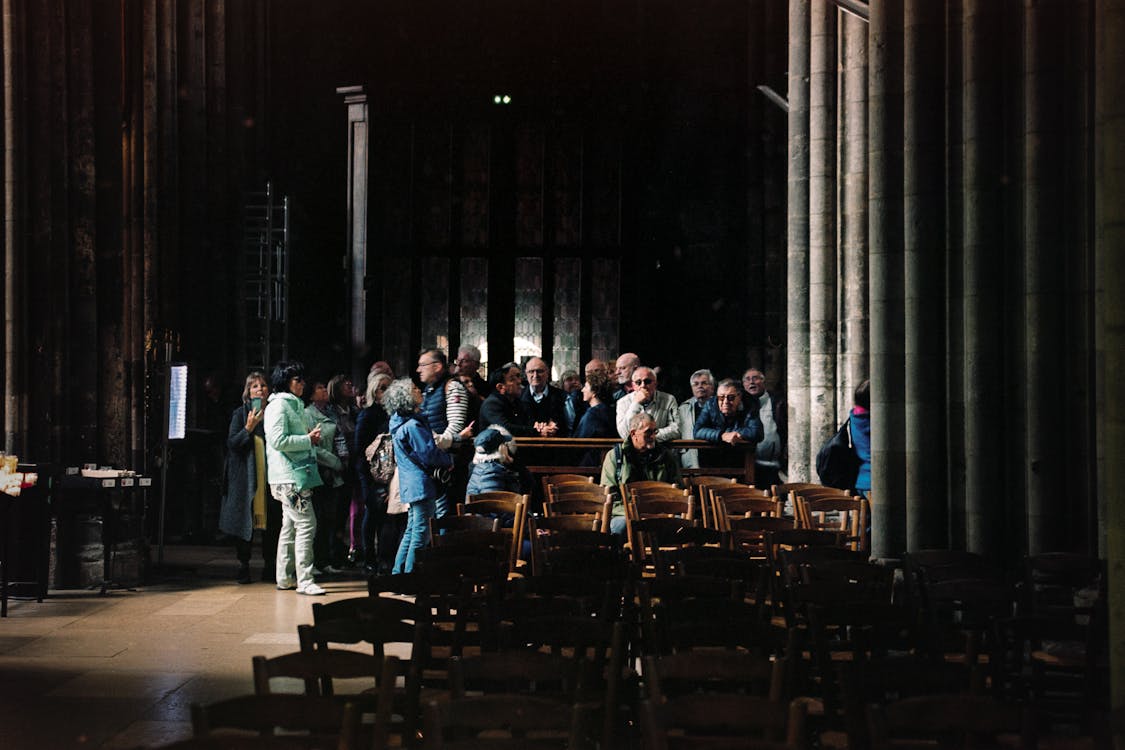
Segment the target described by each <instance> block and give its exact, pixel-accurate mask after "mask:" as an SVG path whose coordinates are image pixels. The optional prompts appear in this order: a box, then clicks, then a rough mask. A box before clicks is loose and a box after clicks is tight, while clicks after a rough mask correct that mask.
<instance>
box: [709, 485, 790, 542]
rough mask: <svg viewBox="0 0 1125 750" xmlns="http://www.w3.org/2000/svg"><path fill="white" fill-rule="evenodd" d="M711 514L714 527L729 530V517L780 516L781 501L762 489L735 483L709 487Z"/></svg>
mask: <svg viewBox="0 0 1125 750" xmlns="http://www.w3.org/2000/svg"><path fill="white" fill-rule="evenodd" d="M711 504H712V515H713V516H714V518H715V523H716V528H719V529H722V530H724V531H730V524H729V519H730V518H737V517H740V516H751V515H752V516H772V517H774V518H781V515H782V514H781V511H782V507H783V503H782V502H781V501H779V500H777V499H776V498H774V497H772V496H770V495H769V494H766V493H763V491H762V490H758V489H755V488H753V487H743V486H742V485H735V486H733V487H713V488H711Z"/></svg>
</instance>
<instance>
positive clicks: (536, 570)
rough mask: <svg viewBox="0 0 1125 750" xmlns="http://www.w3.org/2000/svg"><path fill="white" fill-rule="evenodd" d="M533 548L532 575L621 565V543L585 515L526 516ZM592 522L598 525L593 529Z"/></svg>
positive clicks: (596, 520)
mask: <svg viewBox="0 0 1125 750" xmlns="http://www.w3.org/2000/svg"><path fill="white" fill-rule="evenodd" d="M529 524H530V529H531V538H532V547H531V560H532V568H531V570H532V575H544V574H547V573H550V572H562V571H563V570H569V571H570V572H572V573H573V572H577V571H576V570H575V567H576V564H577V566H578V567H579V568H582V567H585V568H586V569H587V572H593V570H592V569H591V568H589V566H591V565H593V564H595V563H601V562H604V563H605V564H607V565H609V566H610V567H611V568H615V567H620V568H621V569H622V571H623V570H624V568H623V558H622V550H621V543H620V541H619V540H618V539H617V537H614V536H613V535H612V534H610V533H608V531H605V530H603V529H604V528H605V526H604V524H603V523H601V520H600V519H597V518H594V519H591V518H590V517H588V516H577V515H569V516H568V515H562V516H550V517H547V518H534V517H533V518H531V519H529ZM594 524H598V527H597V528H594Z"/></svg>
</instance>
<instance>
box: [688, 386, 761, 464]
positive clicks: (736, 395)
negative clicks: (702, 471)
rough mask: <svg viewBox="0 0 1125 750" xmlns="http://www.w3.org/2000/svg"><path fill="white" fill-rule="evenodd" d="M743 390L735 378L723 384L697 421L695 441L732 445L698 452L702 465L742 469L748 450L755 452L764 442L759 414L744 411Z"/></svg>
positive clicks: (716, 390)
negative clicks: (741, 392)
mask: <svg viewBox="0 0 1125 750" xmlns="http://www.w3.org/2000/svg"><path fill="white" fill-rule="evenodd" d="M740 391H741V389H740V388H739V384H738V383H736V382H735V381H734V380H733V379H731V378H727V379H725V380H723V381H721V382H720V383H719V387H718V388H716V389H715V393H716V396H715V398H714V399H712V400H710V401H708V402H707V404H706V405H705V406H704V407H703V411H701V412H700V413H699V419H697V420H696V422H695V439H696V440H706V441H707V442H709V443H716V444H718V445H724V444H725V445H727V446H730V449H728V450H717V451H715V450H701V451H699V463H700V465H701V466H704V467H725V468H726V467H732V466H742V465H743V464H744V463H745V460H746V451H747V450H753V448H754V446H755V445H756V444H757V443H758V441H760V440H761V439H762V422H761V420H759V419H758V415H757V414H756V413H754V412H753V411H748V410H746V409H743V408H742V397H741V394H740ZM742 446H746V447H745V448H743V447H742Z"/></svg>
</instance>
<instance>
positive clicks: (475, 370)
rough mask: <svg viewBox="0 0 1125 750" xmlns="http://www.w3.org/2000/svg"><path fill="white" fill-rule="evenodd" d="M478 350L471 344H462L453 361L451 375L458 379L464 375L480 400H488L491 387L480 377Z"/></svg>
mask: <svg viewBox="0 0 1125 750" xmlns="http://www.w3.org/2000/svg"><path fill="white" fill-rule="evenodd" d="M480 357H481V355H480V349H478V348H476V347H475V346H473V345H472V344H462V345H461V347H460V348H458V349H457V359H455V360H454V361H453V374H454V375H456V376H457V377H458V378H464V377H465V376H466V375H468V376H469V377H471V378H472V379H473V385H474V386H475V387H476V391H477V393H479V394H480V397H481V398H482V399H485V398H488V394H489V393H491V392H492V391H491V387H490V386H489V385H488V381H486V380H485V379H484V378H482V377H481V376H480Z"/></svg>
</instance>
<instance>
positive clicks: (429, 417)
mask: <svg viewBox="0 0 1125 750" xmlns="http://www.w3.org/2000/svg"><path fill="white" fill-rule="evenodd" d="M417 372H418V380H420V381H421V382H422V406H421V408H420V409H419V410H418V411H419V414H420V415H421V416H422V417H424V418H425V421H426V422H427V423H428V424H429V426H430V431H431V432H433V433H434V442H435V443H437V446H438V447H439V448H441V449H443V450H446V451H448V450H452V449H453V448H454V446H455V444H456V443H457V442H458V441H460V440H461V438H462V437H464V436H463V435H462V431H464V430H465V429H466V428H465V415H466V413H467V412H468V406H469V403H468V397H467V396H466V394H465V386H463V385H461V383H460V381H458V380H457V379H456V378H451V377H450V376H449V369H448V368H447V367H446V359H445V352H443V351H442V350H441V349H423V350H422V352H421V353H420V354H419V355H418V369H417ZM436 504H437V517H438V518H443V517H444V516H447V515H449V513H450V510H451V507H450V503H449V499H448V495H447V494H446V495H442V496H441V497H439V498H438V499H437V503H436Z"/></svg>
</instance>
